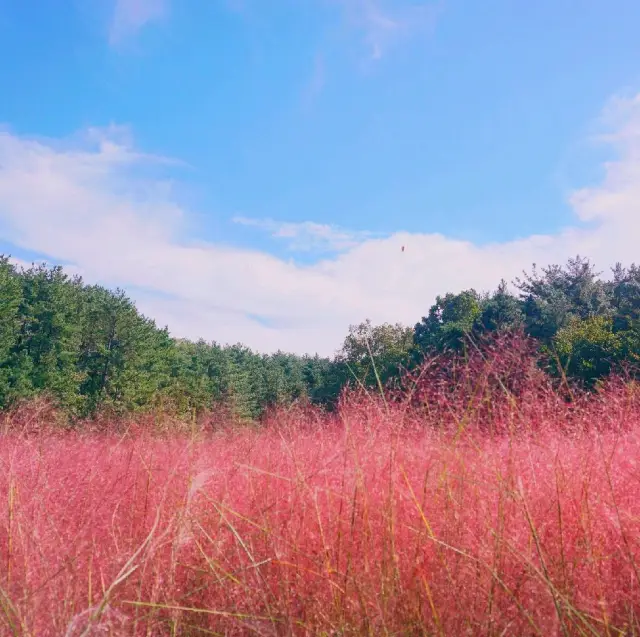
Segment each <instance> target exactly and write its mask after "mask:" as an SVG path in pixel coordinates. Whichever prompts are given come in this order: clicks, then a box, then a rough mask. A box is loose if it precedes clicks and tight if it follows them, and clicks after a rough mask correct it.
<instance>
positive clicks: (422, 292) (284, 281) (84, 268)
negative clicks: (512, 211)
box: [0, 96, 640, 353]
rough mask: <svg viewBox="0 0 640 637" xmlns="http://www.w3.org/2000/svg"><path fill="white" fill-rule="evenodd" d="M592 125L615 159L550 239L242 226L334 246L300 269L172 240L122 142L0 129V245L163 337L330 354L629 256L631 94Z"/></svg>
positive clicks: (154, 187)
mask: <svg viewBox="0 0 640 637" xmlns="http://www.w3.org/2000/svg"><path fill="white" fill-rule="evenodd" d="M601 127H602V133H603V135H604V139H607V143H609V144H612V150H613V152H614V153H615V157H614V158H612V160H611V161H609V162H608V163H607V164H606V165H605V175H604V178H603V180H602V182H601V183H599V184H594V185H592V186H590V187H587V188H582V189H579V190H576V191H575V192H573V193H572V194H571V196H570V202H571V205H572V206H573V209H574V212H575V219H574V223H573V224H572V225H571V226H570V227H567V228H565V229H564V230H562V231H561V232H558V233H556V234H549V235H539V236H530V237H525V238H523V239H519V240H516V241H505V242H499V243H493V244H489V245H482V246H479V245H475V244H473V243H471V242H465V241H458V240H454V239H451V238H448V237H446V236H443V235H441V234H408V233H400V232H399V233H396V234H394V235H392V236H389V237H383V238H366V237H362V236H359V235H358V233H356V234H355V237H356V239H354V235H353V234H352V233H349V232H348V231H343V230H340V229H338V230H337V229H335V228H332V227H331V226H323V225H322V224H313V223H307V224H279V223H277V222H275V221H266V222H263V221H258V222H256V221H253V220H248V223H249V224H251V225H257V226H259V227H261V228H264V229H266V230H267V231H268V232H271V233H272V234H275V235H276V236H277V237H280V238H281V239H282V240H285V241H293V242H294V244H295V242H296V241H297V242H300V246H302V245H304V244H305V242H307V244H311V245H313V244H314V242H316V241H320V243H321V244H323V245H332V246H333V247H334V248H336V246H337V247H339V250H338V253H337V254H332V255H325V258H323V259H322V260H320V261H317V262H316V263H314V264H312V265H298V264H296V263H294V262H292V261H290V260H288V259H279V258H276V257H274V256H272V255H270V254H268V253H267V252H264V251H258V250H243V249H234V248H229V247H228V246H223V245H219V244H215V243H208V244H203V243H201V242H199V243H196V242H195V241H194V242H189V241H186V240H184V238H183V235H184V232H185V220H188V219H189V218H190V214H189V211H188V210H185V209H183V208H182V207H181V206H180V205H178V203H177V202H176V201H175V199H174V197H173V195H172V192H171V189H170V188H168V187H167V184H166V181H165V180H164V179H163V178H162V176H161V175H156V176H154V171H156V170H157V169H158V167H159V164H158V162H157V161H155V160H154V159H153V158H151V159H150V158H148V157H147V156H145V155H144V154H143V153H140V152H138V151H137V150H136V149H135V148H134V147H133V146H132V145H131V143H130V142H125V141H123V140H122V138H117V137H116V138H115V139H111V141H108V140H109V139H110V137H109V131H106V132H104V133H103V134H102V137H103V139H102V141H101V142H98V141H96V134H95V132H94V135H93V138H92V139H93V141H92V142H91V143H89V141H88V140H87V138H86V137H84V138H80V141H78V142H77V143H76V144H75V145H73V146H72V145H71V144H69V143H65V144H61V143H60V140H53V141H46V140H41V139H40V140H34V139H27V138H24V137H21V136H18V135H13V134H11V133H9V132H0V237H1V238H2V239H4V240H6V241H9V242H11V243H12V244H13V245H14V246H16V247H18V248H22V249H24V250H27V251H30V252H35V253H37V254H42V255H45V256H46V258H47V259H48V260H49V261H52V262H60V263H70V264H72V265H73V266H74V268H75V271H77V272H81V273H82V274H83V275H84V276H85V278H86V279H87V280H88V281H100V282H102V283H105V284H108V285H113V286H115V285H120V286H124V287H127V288H129V289H131V290H135V299H136V300H137V302H138V303H139V307H140V308H141V310H142V311H143V312H145V313H146V314H148V315H150V316H153V317H154V318H156V319H157V320H158V321H159V322H160V323H161V324H168V325H169V327H170V329H171V331H172V333H173V334H174V335H177V336H186V337H191V338H196V337H199V336H203V337H205V338H209V339H217V340H219V341H221V342H237V341H243V342H245V343H247V344H248V345H250V346H252V347H256V348H258V349H260V350H262V351H269V350H276V349H279V348H280V349H285V350H293V351H319V352H321V353H330V352H331V351H333V350H334V349H335V348H336V347H337V346H338V345H339V343H340V341H341V339H342V338H343V336H344V334H345V332H346V329H347V327H348V325H349V324H350V323H355V322H358V321H361V320H363V319H364V318H366V317H369V318H371V319H372V320H373V321H374V322H382V321H391V322H395V321H402V322H405V323H409V324H412V323H414V322H415V321H417V320H419V318H420V317H421V316H422V315H423V314H424V313H425V312H426V311H427V310H428V307H429V305H430V304H431V302H432V300H433V299H434V298H435V296H436V294H440V293H443V292H446V291H457V290H461V289H464V288H466V287H471V286H473V287H476V288H477V289H491V288H493V287H495V285H496V284H497V283H498V281H499V280H500V279H501V278H502V277H505V278H507V279H511V278H513V277H514V276H517V275H518V274H519V273H520V272H521V270H522V269H523V268H529V267H530V265H531V264H532V263H533V262H537V263H552V262H563V261H564V260H565V259H566V258H567V257H569V256H572V255H575V254H583V255H586V256H589V257H591V258H593V259H594V260H595V261H596V263H597V265H598V266H599V267H600V268H601V269H605V268H607V267H608V266H611V265H613V264H614V263H615V262H616V261H618V260H620V261H623V262H626V263H630V262H631V261H633V260H637V259H638V249H637V246H638V243H639V242H640V135H639V134H638V132H639V131H640V96H638V97H631V98H618V99H616V100H613V101H612V102H611V104H610V105H609V107H608V108H607V111H606V119H605V120H603V122H602V123H601ZM97 137H100V135H98V136H97ZM141 167H144V168H145V171H144V174H145V179H143V180H141V176H140V170H139V169H140V168H141ZM164 168H165V169H166V166H165V167H164ZM245 221H247V220H245ZM240 222H241V223H242V221H240ZM318 237H319V239H318ZM403 245H404V246H405V251H404V252H403V251H401V246H403ZM340 246H342V247H340ZM12 251H13V250H12ZM18 256H20V254H19V251H18Z"/></svg>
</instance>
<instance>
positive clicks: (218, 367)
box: [0, 256, 640, 419]
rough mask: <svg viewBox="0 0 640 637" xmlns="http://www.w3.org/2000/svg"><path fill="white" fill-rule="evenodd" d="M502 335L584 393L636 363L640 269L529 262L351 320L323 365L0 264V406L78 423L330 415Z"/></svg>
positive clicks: (4, 260)
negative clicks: (425, 363) (443, 357)
mask: <svg viewBox="0 0 640 637" xmlns="http://www.w3.org/2000/svg"><path fill="white" fill-rule="evenodd" d="M505 330H524V332H525V333H526V334H527V335H528V336H530V337H531V338H532V339H534V341H535V342H537V343H538V346H539V349H540V351H541V352H542V353H544V354H546V355H547V356H548V357H549V359H550V360H553V361H556V363H555V365H550V366H549V372H550V373H553V374H562V375H566V376H568V377H570V378H572V379H574V380H576V381H578V382H582V383H584V384H585V385H587V386H590V385H593V384H595V383H596V382H597V381H598V380H599V379H601V378H603V377H605V376H607V375H608V374H610V373H611V372H612V371H615V370H617V369H620V367H621V366H622V365H629V364H635V363H637V362H638V360H639V357H640V267H638V266H636V265H631V266H629V267H628V268H625V267H623V266H622V265H620V264H618V265H616V266H615V267H614V268H613V271H612V276H611V278H610V279H608V280H605V279H602V278H601V274H600V273H599V272H598V271H596V269H595V267H594V265H593V264H592V263H591V262H590V261H589V260H588V259H585V258H581V257H579V256H578V257H575V258H573V259H569V261H568V262H567V263H566V264H565V265H563V266H559V265H551V266H548V267H545V268H542V269H538V268H537V267H536V266H535V265H534V266H533V268H532V270H531V272H529V273H523V275H522V277H521V278H518V279H516V280H515V281H514V282H513V283H512V285H511V286H510V285H509V284H508V283H507V282H506V281H501V282H500V284H499V285H498V287H497V289H496V290H495V291H494V292H491V293H479V292H477V291H476V290H473V289H469V290H463V291H461V292H448V293H445V294H444V295H443V296H438V297H437V298H436V300H435V303H433V304H432V305H431V307H430V308H429V309H428V311H427V312H426V313H425V316H423V318H422V319H421V320H420V321H419V322H418V323H416V324H415V326H414V327H413V328H411V327H408V326H404V325H401V324H399V323H397V324H389V323H385V324H383V325H373V324H372V323H371V321H369V320H365V321H364V322H362V323H360V324H359V325H352V326H351V327H350V328H349V331H348V333H347V335H346V337H345V340H344V342H343V344H342V347H341V349H340V350H339V351H338V352H337V354H336V355H335V356H334V357H332V358H322V357H319V356H298V355H294V354H288V353H285V352H275V353H273V354H269V355H264V354H258V353H256V352H254V351H252V350H250V349H249V348H247V347H245V346H243V345H241V344H236V345H230V346H222V345H220V344H218V343H216V342H205V341H203V340H200V341H197V342H190V341H186V340H182V339H174V338H172V337H171V336H170V334H169V332H168V330H167V329H166V328H163V327H160V326H158V325H156V324H155V322H154V321H153V320H151V319H149V318H147V317H145V316H143V315H142V314H141V313H140V312H139V311H138V310H137V308H136V306H135V304H134V302H133V301H132V300H131V299H130V298H129V297H128V296H127V295H126V293H125V292H124V291H122V290H109V289H106V288H104V287H101V286H97V285H87V284H85V283H84V282H83V281H82V279H81V278H79V277H72V276H69V275H68V274H66V273H65V272H64V270H63V269H62V268H60V267H57V266H54V267H48V266H45V265H33V266H32V267H30V268H26V269H18V268H16V267H15V266H14V265H12V263H11V261H10V259H9V258H8V257H6V256H0V408H7V407H10V406H11V405H13V404H15V403H16V402H17V401H20V400H24V399H29V398H32V397H35V396H38V395H41V394H46V395H48V396H50V397H51V398H53V399H54V400H55V402H56V403H57V404H58V406H59V407H61V408H62V409H64V410H66V411H67V412H68V413H69V414H70V415H72V416H78V417H84V416H91V415H94V414H96V413H99V412H102V411H104V410H109V411H110V412H113V413H121V414H126V413H131V412H137V411H144V410H149V409H155V408H158V407H161V408H164V409H171V410H173V411H175V412H177V413H182V414H187V413H188V414H192V413H194V412H202V411H206V410H212V409H215V408H216V406H218V405H222V404H224V405H226V406H227V407H228V408H229V409H231V410H232V411H233V412H234V413H235V414H236V415H237V416H238V417H239V418H246V419H255V418H258V417H259V416H260V415H261V414H262V413H263V412H264V411H265V409H268V408H269V407H272V406H278V405H283V404H289V403H291V402H294V401H299V402H309V403H315V404H321V405H325V406H328V407H330V406H332V405H334V404H335V403H336V401H337V399H338V397H339V395H340V392H341V390H342V389H343V387H345V386H346V385H347V384H352V385H354V384H355V385H359V386H365V387H369V388H379V387H380V386H383V385H386V384H388V383H390V382H392V381H393V380H394V379H395V378H397V377H398V376H399V375H400V374H402V373H403V370H404V369H405V368H407V367H411V366H415V365H417V364H419V363H420V361H421V360H422V359H423V358H424V357H425V356H432V355H437V354H442V353H444V352H448V351H450V352H464V350H465V348H466V347H467V346H468V345H469V343H470V342H472V340H473V339H477V338H478V337H480V336H483V335H487V334H491V333H497V332H501V331H505ZM310 346H313V344H312V343H311V344H310Z"/></svg>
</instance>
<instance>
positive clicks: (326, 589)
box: [0, 346, 640, 637]
mask: <svg viewBox="0 0 640 637" xmlns="http://www.w3.org/2000/svg"><path fill="white" fill-rule="evenodd" d="M408 385H409V386H410V391H409V392H406V391H405V392H403V393H397V394H395V395H394V394H389V395H388V396H384V397H380V396H374V395H371V394H370V393H367V392H365V391H360V392H357V391H352V392H351V393H349V394H347V395H345V396H344V398H343V401H342V403H341V405H340V409H339V410H338V411H337V412H333V413H326V412H323V411H320V410H318V409H316V408H313V407H308V406H298V407H289V408H284V407H283V408H281V409H277V410H274V411H273V412H272V413H270V414H269V415H268V416H267V417H265V418H264V419H263V422H262V423H261V424H260V425H259V426H239V425H237V424H235V423H232V422H231V421H229V422H227V423H225V422H224V419H222V420H221V419H220V418H217V419H215V415H214V414H212V415H209V416H208V417H203V418H201V419H199V420H197V421H196V420H194V421H193V422H191V423H186V424H184V425H183V426H182V427H181V426H179V425H178V424H177V423H172V422H170V421H169V419H168V418H167V419H164V420H163V419H162V418H161V417H160V416H158V415H155V416H153V415H149V416H146V417H140V418H138V419H134V420H129V421H126V422H125V421H122V422H115V421H113V422H111V421H109V420H108V419H105V420H95V421H93V423H85V426H83V427H75V428H74V429H68V428H66V429H65V428H60V427H59V426H56V425H55V424H53V423H54V421H55V414H54V413H53V412H51V411H49V410H47V409H44V410H41V411H38V409H36V407H34V406H33V405H32V406H26V407H22V408H19V409H16V410H14V411H12V412H11V413H7V414H6V416H5V420H4V432H3V435H2V437H0V463H1V467H2V468H1V471H0V494H2V501H1V502H0V559H1V567H0V626H1V629H0V632H1V633H2V634H6V635H32V636H34V637H35V636H38V637H39V636H48V635H55V636H60V635H65V636H68V637H79V636H80V635H83V636H88V635H326V636H329V635H335V636H337V635H376V636H377V635H496V636H497V635H544V636H549V635H610V636H615V635H635V634H639V633H640V619H639V617H640V563H639V558H640V469H639V467H638V459H639V458H640V392H639V391H638V388H637V386H636V384H635V383H633V382H632V381H630V380H624V379H615V378H614V379H611V380H610V381H608V382H607V383H606V384H604V385H603V386H602V387H601V388H600V389H599V390H598V391H596V392H594V393H588V394H587V393H584V394H580V395H578V394H576V393H575V392H574V393H572V391H573V390H570V389H569V388H568V387H567V388H566V389H564V390H563V389H562V388H561V387H558V385H557V384H556V385H553V384H552V383H551V381H550V380H549V378H548V376H547V375H545V374H542V373H539V371H538V370H537V368H536V365H535V361H533V360H531V359H530V358H529V357H527V356H526V355H525V354H523V352H522V351H518V350H517V348H516V349H514V348H512V347H500V346H499V347H497V348H496V349H495V350H494V351H493V352H490V353H489V354H488V355H484V354H483V355H478V356H475V357H472V359H471V360H467V361H466V362H465V364H464V365H460V366H459V367H457V368H455V369H452V368H449V369H448V370H447V371H446V372H443V371H442V370H441V369H440V368H438V366H437V364H436V363H434V362H432V363H431V364H430V363H426V364H425V365H424V366H423V367H422V368H421V369H420V370H419V371H417V372H416V373H415V374H414V376H413V377H412V378H411V379H410V382H409V383H408Z"/></svg>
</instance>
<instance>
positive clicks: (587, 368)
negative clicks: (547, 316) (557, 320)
mask: <svg viewBox="0 0 640 637" xmlns="http://www.w3.org/2000/svg"><path fill="white" fill-rule="evenodd" d="M553 340H554V345H555V349H556V352H557V354H558V357H559V359H560V362H561V364H562V366H563V369H564V371H565V373H567V374H568V375H570V376H573V377H576V378H580V379H582V380H583V381H585V382H587V383H589V384H592V383H593V382H595V381H596V380H597V379H599V378H602V377H603V376H606V375H607V374H609V372H610V371H611V368H612V366H613V365H614V364H615V363H616V362H617V361H618V360H619V358H620V354H621V351H622V339H621V337H620V334H619V333H615V332H614V331H613V321H612V320H611V319H609V318H606V317H604V316H592V317H589V318H586V319H583V320H580V319H573V320H572V321H571V322H570V323H569V324H568V325H567V326H565V327H562V328H560V330H558V332H557V334H556V335H555V337H554V339H553Z"/></svg>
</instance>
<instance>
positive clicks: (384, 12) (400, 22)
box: [334, 0, 441, 60]
mask: <svg viewBox="0 0 640 637" xmlns="http://www.w3.org/2000/svg"><path fill="white" fill-rule="evenodd" d="M334 1H336V2H338V3H339V4H340V5H342V7H343V9H344V11H345V12H346V16H347V19H348V20H349V22H350V23H352V24H353V25H354V26H355V27H356V28H358V29H359V30H360V31H361V32H362V33H363V37H364V39H365V43H366V45H367V47H368V50H369V55H370V57H371V58H372V59H373V60H379V59H380V58H382V57H383V55H384V54H385V53H386V52H387V51H388V50H389V48H390V47H391V46H392V45H394V44H395V43H396V42H397V41H399V40H401V39H402V38H406V37H409V36H411V35H415V34H416V33H424V32H425V31H429V30H431V29H433V27H434V25H435V22H436V19H437V17H438V14H439V12H440V9H441V5H440V4H439V3H438V2H436V1H435V0H431V1H429V2H424V1H423V2H421V3H418V2H416V1H415V0H414V1H413V2H412V1H411V0H387V1H385V0H334Z"/></svg>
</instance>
